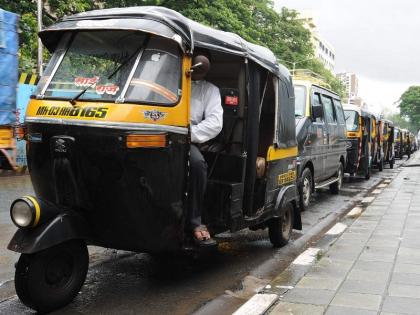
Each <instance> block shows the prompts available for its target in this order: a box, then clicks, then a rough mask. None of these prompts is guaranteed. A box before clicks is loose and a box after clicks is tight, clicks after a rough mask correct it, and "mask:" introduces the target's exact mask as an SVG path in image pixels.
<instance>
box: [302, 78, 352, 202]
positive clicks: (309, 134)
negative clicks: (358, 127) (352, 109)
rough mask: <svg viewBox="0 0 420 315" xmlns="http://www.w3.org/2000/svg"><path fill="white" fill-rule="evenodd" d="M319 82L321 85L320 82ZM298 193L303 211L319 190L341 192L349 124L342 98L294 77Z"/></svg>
mask: <svg viewBox="0 0 420 315" xmlns="http://www.w3.org/2000/svg"><path fill="white" fill-rule="evenodd" d="M318 83H319V82H318ZM294 87H295V120H296V137H297V142H298V150H299V151H298V163H297V164H298V191H299V204H300V208H301V210H305V209H306V208H307V207H308V206H309V203H310V199H311V195H312V193H313V192H314V191H315V189H317V188H323V187H328V186H329V188H330V190H331V192H332V193H334V194H337V193H338V192H339V190H340V189H341V185H342V182H343V175H344V166H345V161H346V122H345V119H344V112H343V108H342V105H341V100H340V97H339V96H338V95H337V94H336V93H334V92H332V91H330V90H329V89H327V88H326V87H323V86H321V84H316V83H314V82H313V80H311V78H310V77H307V76H299V75H295V78H294Z"/></svg>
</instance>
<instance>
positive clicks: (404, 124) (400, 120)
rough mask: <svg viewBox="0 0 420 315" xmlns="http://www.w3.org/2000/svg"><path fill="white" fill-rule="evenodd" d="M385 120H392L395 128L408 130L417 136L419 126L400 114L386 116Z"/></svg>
mask: <svg viewBox="0 0 420 315" xmlns="http://www.w3.org/2000/svg"><path fill="white" fill-rule="evenodd" d="M385 118H386V119H389V120H391V121H392V122H393V123H394V125H395V126H398V127H400V128H402V129H408V130H410V131H411V132H412V133H413V134H415V135H417V132H418V130H419V125H418V124H417V123H413V122H411V121H410V120H408V119H407V118H405V117H402V116H401V115H400V114H391V115H386V116H385Z"/></svg>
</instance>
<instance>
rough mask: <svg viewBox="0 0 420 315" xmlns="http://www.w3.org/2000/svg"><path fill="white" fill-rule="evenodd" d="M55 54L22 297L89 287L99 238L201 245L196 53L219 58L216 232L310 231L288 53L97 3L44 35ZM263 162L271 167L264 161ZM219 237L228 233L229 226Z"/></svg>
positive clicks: (48, 73) (26, 218)
mask: <svg viewBox="0 0 420 315" xmlns="http://www.w3.org/2000/svg"><path fill="white" fill-rule="evenodd" d="M39 35H40V38H41V40H42V42H43V44H44V45H45V46H46V47H47V48H48V49H49V50H50V51H51V53H52V57H51V60H50V62H49V64H48V67H47V68H46V70H45V73H44V76H43V77H42V78H41V80H40V82H39V85H38V89H37V91H36V93H35V94H34V95H33V97H32V99H31V101H30V103H29V105H28V109H27V113H26V125H27V137H28V153H27V156H28V165H29V170H30V175H31V179H32V183H33V186H34V190H35V194H36V195H35V196H24V197H21V198H18V199H17V200H15V201H14V202H13V204H12V206H11V218H12V220H13V222H14V224H15V225H16V226H17V227H18V228H19V229H18V231H17V232H16V234H15V235H14V237H13V239H12V240H11V242H10V244H9V246H8V248H9V249H10V250H13V251H16V252H19V253H21V256H20V259H19V262H18V263H17V266H16V276H15V283H16V292H17V294H18V296H19V298H20V299H21V300H22V301H23V303H25V304H26V305H28V306H30V307H32V308H34V309H36V310H38V311H42V312H45V311H49V310H52V309H56V308H58V307H61V306H63V305H65V304H67V303H69V302H70V301H71V300H72V299H73V298H74V297H75V296H76V294H77V293H78V292H79V290H80V288H81V286H82V284H83V282H84V280H85V276H86V272H87V268H88V253H87V247H86V245H87V244H94V245H99V246H104V247H109V248H116V249H124V250H131V251H142V252H152V253H153V252H156V253H161V252H169V251H179V250H183V249H185V248H189V247H190V246H191V242H190V241H189V239H190V237H189V236H190V234H191V232H190V231H186V226H185V220H186V212H187V208H186V204H188V198H189V196H188V194H187V191H188V184H189V163H188V161H189V148H190V117H189V116H190V95H191V72H192V71H194V69H196V68H197V67H200V64H199V63H197V64H193V58H192V54H193V52H194V49H196V48H197V47H199V48H202V49H207V50H208V51H209V52H210V54H211V59H212V68H211V70H210V72H209V74H208V76H207V80H208V81H210V82H212V83H214V84H215V85H216V86H218V87H219V89H220V93H221V97H222V105H223V108H224V117H223V120H224V126H223V130H222V132H221V133H220V134H219V136H218V137H217V138H216V139H214V141H213V142H212V143H211V145H209V146H208V149H207V150H206V151H205V152H203V155H204V157H205V159H206V160H207V163H208V165H209V173H208V177H209V179H208V188H207V192H206V194H207V195H206V200H207V202H206V207H207V208H206V210H205V213H203V214H202V216H203V223H204V224H206V225H207V226H208V228H209V229H210V231H211V232H212V234H217V233H219V232H223V231H228V230H230V231H232V232H235V231H238V230H241V229H244V228H251V229H264V228H268V229H269V236H270V240H271V242H272V243H273V244H274V245H275V246H282V245H284V244H286V243H287V241H288V240H289V238H290V235H291V232H292V229H293V228H296V229H301V218H300V212H299V211H298V209H297V205H296V202H297V192H296V156H297V146H296V136H295V120H294V90H293V85H292V82H291V77H290V74H289V72H288V71H287V69H286V68H285V67H283V66H282V65H279V64H278V63H277V60H276V58H275V56H274V54H273V53H272V52H271V51H270V50H268V49H266V48H264V47H260V46H257V45H254V44H251V43H248V42H246V41H245V40H243V39H242V38H240V37H239V36H237V35H235V34H232V33H226V32H222V31H218V30H214V29H211V28H209V27H206V26H204V25H201V24H198V23H196V22H193V21H191V20H189V19H187V18H185V17H184V16H182V15H180V14H179V13H177V12H174V11H172V10H169V9H165V8H162V7H133V8H120V9H108V10H98V11H91V12H86V13H82V14H77V15H73V16H69V17H65V18H64V19H63V20H61V21H59V22H58V23H56V24H55V25H53V26H51V27H49V28H47V29H45V30H43V31H42V32H40V34H39ZM257 161H258V168H257ZM216 236H217V235H216Z"/></svg>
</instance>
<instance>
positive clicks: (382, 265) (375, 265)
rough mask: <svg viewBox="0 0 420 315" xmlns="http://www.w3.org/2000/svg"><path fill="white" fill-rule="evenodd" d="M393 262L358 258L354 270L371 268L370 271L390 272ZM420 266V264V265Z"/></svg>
mask: <svg viewBox="0 0 420 315" xmlns="http://www.w3.org/2000/svg"><path fill="white" fill-rule="evenodd" d="M392 266H393V263H392V262H384V261H363V260H358V261H357V262H356V263H355V264H354V266H353V270H357V269H359V270H370V271H378V270H380V271H384V272H390V271H391V270H392ZM419 267H420V266H419Z"/></svg>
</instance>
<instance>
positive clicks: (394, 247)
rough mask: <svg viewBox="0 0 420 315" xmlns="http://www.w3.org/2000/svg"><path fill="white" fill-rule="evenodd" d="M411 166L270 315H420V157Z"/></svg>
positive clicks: (283, 296) (405, 168)
mask: <svg viewBox="0 0 420 315" xmlns="http://www.w3.org/2000/svg"><path fill="white" fill-rule="evenodd" d="M415 164H419V165H418V166H416V165H415ZM410 165H411V166H412V167H404V168H403V169H402V171H401V173H400V174H398V175H397V177H396V178H395V179H394V180H393V181H392V182H391V183H390V184H389V185H388V186H387V187H386V188H385V189H384V190H383V191H382V192H381V193H380V194H379V195H378V197H377V198H376V199H375V200H374V201H373V202H372V203H371V204H370V205H369V206H368V207H367V208H366V210H365V211H364V212H363V213H362V214H361V215H360V217H358V219H357V220H355V221H354V222H353V223H352V224H351V225H350V226H349V227H348V228H347V229H345V231H344V232H343V233H342V234H341V236H339V238H338V239H337V240H336V241H335V242H334V243H333V244H331V246H329V249H328V251H326V253H324V254H323V256H322V258H320V259H319V260H318V261H317V262H315V264H314V265H313V266H312V267H311V268H310V269H309V270H308V271H307V272H306V273H305V275H304V276H303V277H302V278H301V279H300V281H298V282H297V284H296V285H295V286H294V287H293V288H291V289H290V290H289V291H287V292H286V293H285V294H284V295H282V296H280V299H279V300H278V302H277V304H275V305H274V306H273V307H272V308H271V311H269V314H273V315H274V314H275V315H278V314H311V315H315V314H352V315H356V314H391V313H392V314H420V154H416V155H415V156H414V157H413V158H412V159H411V160H410V161H409V162H408V163H407V166H410Z"/></svg>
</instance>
